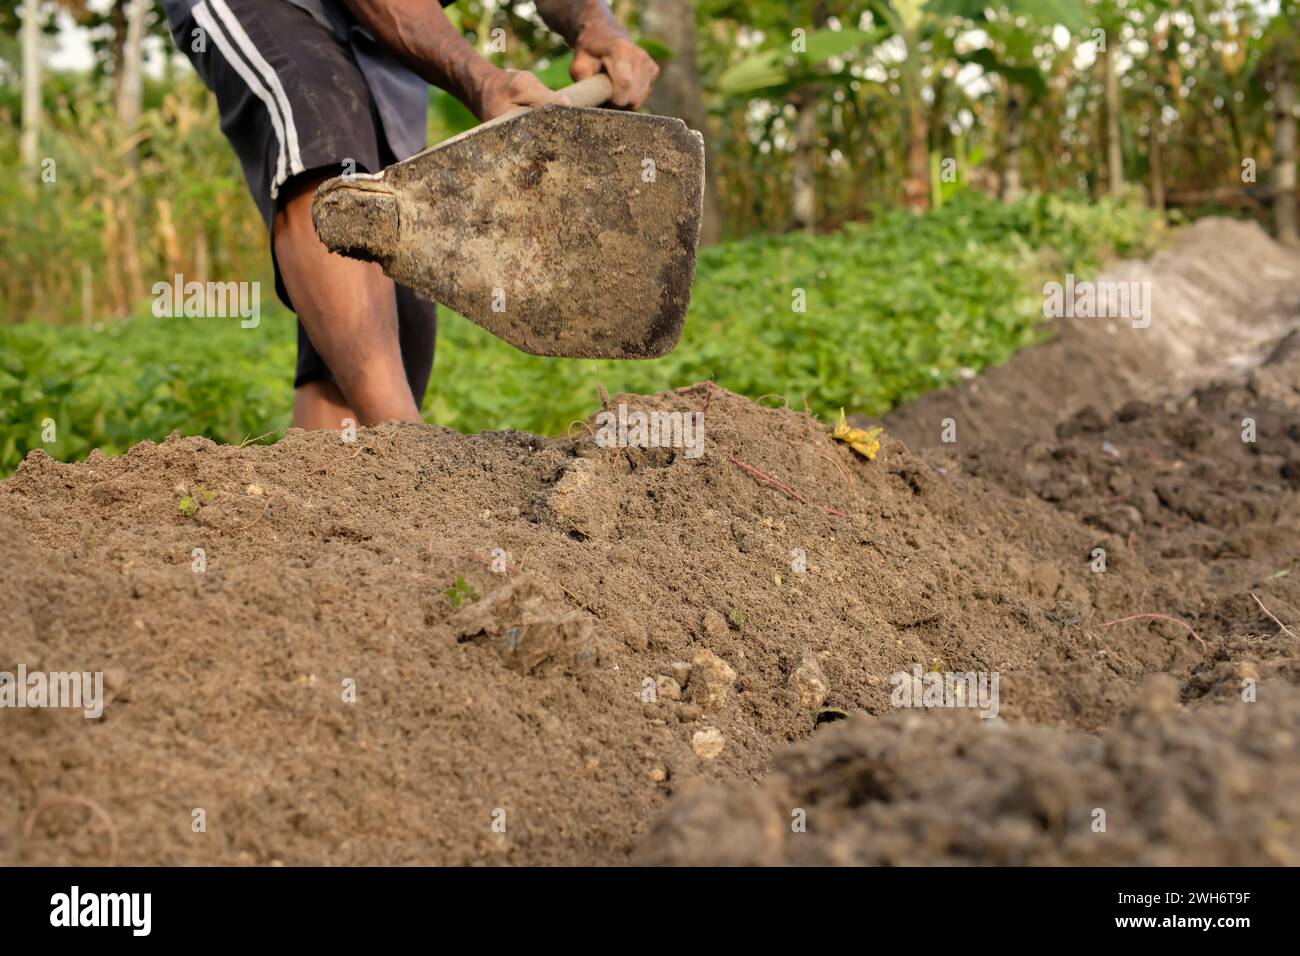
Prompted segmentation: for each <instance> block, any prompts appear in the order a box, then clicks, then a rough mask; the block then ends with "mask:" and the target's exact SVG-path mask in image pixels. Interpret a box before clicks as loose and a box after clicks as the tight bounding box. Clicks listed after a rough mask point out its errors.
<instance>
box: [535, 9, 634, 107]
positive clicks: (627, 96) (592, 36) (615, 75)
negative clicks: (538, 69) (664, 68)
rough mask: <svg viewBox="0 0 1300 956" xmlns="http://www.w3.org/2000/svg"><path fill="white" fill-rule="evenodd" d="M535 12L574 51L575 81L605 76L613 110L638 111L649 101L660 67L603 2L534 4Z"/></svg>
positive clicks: (572, 70)
mask: <svg viewBox="0 0 1300 956" xmlns="http://www.w3.org/2000/svg"><path fill="white" fill-rule="evenodd" d="M537 12H538V13H539V14H541V17H542V19H543V20H544V21H546V25H547V26H548V27H550V28H551V29H552V30H554V31H555V32H556V33H558V34H560V36H562V37H564V39H565V42H566V43H568V44H569V46H571V47H573V67H572V68H571V69H570V71H569V72H570V73H571V74H572V76H573V78H574V79H575V80H585V79H586V78H587V77H589V76H594V75H596V74H597V73H600V72H602V71H603V72H605V73H608V74H609V79H610V82H611V83H612V84H613V87H614V95H613V98H612V102H613V104H614V105H615V106H625V107H628V108H629V109H638V108H639V107H640V106H641V104H642V103H644V102H645V101H646V99H647V98H649V96H650V90H651V89H652V88H653V87H654V82H655V77H657V76H658V75H659V65H658V64H657V63H655V61H654V60H653V59H651V57H650V54H648V53H646V52H645V50H643V49H641V48H640V47H639V46H637V45H636V44H635V43H633V42H632V40H631V39H630V38H629V37H628V35H627V30H625V29H623V26H622V24H620V23H619V22H618V20H616V19H615V18H614V14H613V12H612V11H611V10H610V9H609V4H607V3H606V2H605V0H537Z"/></svg>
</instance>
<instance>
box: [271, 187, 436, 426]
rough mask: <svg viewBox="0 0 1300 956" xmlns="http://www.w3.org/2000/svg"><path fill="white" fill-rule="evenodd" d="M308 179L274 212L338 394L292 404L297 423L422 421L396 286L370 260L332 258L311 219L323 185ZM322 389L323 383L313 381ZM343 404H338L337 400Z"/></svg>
mask: <svg viewBox="0 0 1300 956" xmlns="http://www.w3.org/2000/svg"><path fill="white" fill-rule="evenodd" d="M326 178H328V177H327V176H326V175H324V174H322V175H321V177H320V178H319V179H309V180H307V181H305V182H300V183H298V184H296V185H295V187H294V188H293V191H292V192H291V193H290V194H288V195H285V196H283V197H281V203H280V209H279V210H278V211H277V212H276V214H275V257H276V261H277V262H278V263H279V264H280V275H281V276H282V277H283V278H284V284H285V288H286V289H288V291H289V297H290V299H292V301H293V305H294V309H295V310H297V312H298V318H300V319H301V320H302V324H303V325H304V326H305V327H306V329H307V334H308V335H310V336H311V341H312V344H313V345H314V346H316V350H317V351H318V352H320V354H321V357H322V358H324V359H325V363H326V364H327V365H329V367H330V371H332V372H333V373H334V378H335V381H336V382H337V383H338V389H337V391H338V392H339V395H338V397H337V398H336V397H335V396H333V395H331V394H329V391H328V390H327V389H324V388H319V387H318V388H316V389H312V390H311V391H310V392H307V393H306V394H304V390H305V389H306V388H307V386H304V387H303V388H300V389H299V390H298V395H296V396H295V399H294V424H299V423H300V422H299V412H300V411H301V413H302V415H303V427H308V426H307V425H306V424H305V423H306V421H307V420H308V417H309V416H310V419H311V420H313V421H317V422H319V424H317V425H316V426H315V427H329V428H339V427H341V425H340V421H341V419H342V418H347V417H349V416H348V415H347V414H339V415H338V417H337V418H336V419H334V420H332V421H323V420H321V418H318V417H317V414H318V413H321V415H322V417H323V416H324V415H329V416H331V417H333V416H334V415H335V414H336V413H338V412H339V411H340V410H349V409H350V410H352V411H355V412H356V418H357V424H359V425H373V424H375V423H376V422H382V421H390V420H397V421H404V422H418V421H420V410H419V409H418V408H416V406H415V400H414V399H413V398H412V396H411V389H410V386H409V385H408V384H407V381H406V370H405V368H404V367H403V366H402V352H401V347H400V345H399V344H398V336H397V299H396V295H395V293H394V287H393V282H392V280H391V279H389V278H388V277H387V276H385V275H384V273H383V270H381V269H380V268H379V266H378V265H376V264H375V263H373V262H360V261H358V260H356V259H349V258H347V257H345V256H339V255H335V254H334V253H332V252H330V251H329V250H328V249H326V248H325V246H324V244H322V243H321V241H320V239H319V238H317V236H316V229H315V227H314V226H313V225H312V221H311V200H312V194H313V193H314V192H315V191H316V187H317V186H318V185H319V184H320V182H321V181H323V180H324V179H326ZM315 384H317V385H319V386H324V385H325V384H326V383H315ZM340 399H341V401H340Z"/></svg>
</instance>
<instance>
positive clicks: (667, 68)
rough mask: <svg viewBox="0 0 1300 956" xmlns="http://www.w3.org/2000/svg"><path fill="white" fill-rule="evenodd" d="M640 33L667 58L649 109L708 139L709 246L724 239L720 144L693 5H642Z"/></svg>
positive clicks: (666, 1)
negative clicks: (702, 73) (703, 77)
mask: <svg viewBox="0 0 1300 956" xmlns="http://www.w3.org/2000/svg"><path fill="white" fill-rule="evenodd" d="M640 2H641V32H642V33H643V34H644V35H645V36H646V37H647V38H649V39H650V40H653V41H654V42H656V43H658V44H660V45H662V46H663V47H664V48H665V50H666V51H667V54H668V55H667V56H666V57H665V59H664V60H663V62H662V63H661V64H660V66H661V69H662V72H661V73H660V75H659V80H658V82H656V83H655V89H654V94H653V95H652V96H651V98H650V103H649V109H650V111H651V112H653V113H660V114H663V115H665V116H677V117H680V118H681V119H682V120H684V121H685V122H686V125H687V126H689V127H690V128H691V129H695V130H699V131H700V132H701V133H702V134H704V149H705V180H704V221H703V223H702V224H701V227H700V242H701V243H703V244H705V245H709V244H712V243H714V242H717V241H718V240H719V239H721V238H722V233H723V229H724V222H723V213H722V201H721V199H720V198H719V196H718V178H717V171H716V168H717V142H716V138H717V137H716V135H715V132H714V130H713V128H712V126H711V124H710V122H709V114H708V110H707V109H706V108H705V106H704V94H703V90H702V89H701V85H700V69H699V61H698V57H697V55H696V47H697V38H696V25H695V17H696V11H695V3H694V0H640Z"/></svg>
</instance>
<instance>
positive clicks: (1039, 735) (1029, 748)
mask: <svg viewBox="0 0 1300 956" xmlns="http://www.w3.org/2000/svg"><path fill="white" fill-rule="evenodd" d="M1298 744H1300V691H1297V689H1296V688H1294V687H1290V686H1284V687H1281V688H1279V689H1278V691H1277V693H1276V694H1270V695H1268V698H1267V699H1264V700H1261V701H1259V702H1258V703H1256V704H1253V705H1251V706H1245V705H1242V704H1241V703H1237V704H1231V703H1217V704H1215V705H1213V706H1208V707H1206V708H1204V709H1201V710H1198V711H1195V712H1194V713H1192V714H1191V715H1186V714H1184V713H1182V708H1181V707H1180V706H1179V705H1178V686H1177V684H1176V683H1175V682H1174V681H1173V680H1171V679H1169V678H1167V677H1157V678H1153V679H1152V681H1151V682H1149V683H1148V684H1144V685H1143V687H1142V688H1141V689H1140V692H1139V693H1138V694H1137V695H1136V706H1135V708H1134V710H1133V711H1132V712H1131V713H1130V714H1128V715H1127V716H1126V717H1125V718H1124V719H1123V720H1122V721H1121V722H1120V723H1119V725H1118V726H1116V727H1115V728H1114V729H1112V730H1110V731H1108V732H1107V733H1106V734H1104V735H1103V736H1102V737H1101V738H1100V739H1099V738H1097V737H1093V736H1090V735H1086V734H1080V733H1076V732H1072V731H1067V730H1058V729H1049V728H1046V727H1040V726H1026V725H1011V724H1007V723H1004V722H1003V721H996V720H995V721H986V720H981V719H980V718H978V717H974V716H970V715H969V712H967V713H966V714H965V715H964V714H963V712H960V711H956V712H954V711H947V712H940V713H936V714H929V713H927V714H925V715H907V716H893V717H890V718H888V719H886V720H881V721H873V720H871V719H869V718H854V719H852V720H849V721H846V722H844V723H842V724H837V725H834V726H832V727H829V728H827V729H826V730H824V731H821V732H819V733H818V735H817V739H815V740H814V741H812V742H810V743H806V744H800V745H798V746H796V747H794V748H792V749H791V750H789V751H787V752H786V753H784V754H782V755H781V756H780V757H778V758H777V764H776V770H775V772H774V773H773V774H772V775H771V776H770V777H768V778H767V779H766V780H764V781H763V783H762V784H760V785H759V786H758V787H757V788H754V787H751V786H745V785H741V784H730V785H729V786H727V787H726V788H725V790H723V791H722V792H721V793H718V792H713V791H708V790H704V789H703V788H700V789H698V790H693V791H692V792H688V793H684V794H683V795H682V796H681V797H680V798H678V799H677V800H675V801H674V805H673V812H672V813H671V814H669V815H667V816H666V817H665V818H663V819H661V820H660V821H658V822H657V823H656V825H655V827H654V828H653V829H652V831H651V832H650V834H649V835H648V836H647V838H646V840H645V842H644V844H643V845H642V847H641V848H640V850H639V851H638V853H637V855H636V860H637V862H640V863H651V864H654V863H673V864H699V865H710V866H735V865H748V866H761V865H791V864H794V865H817V866H827V865H832V866H835V865H869V866H881V865H884V866H890V865H900V864H909V865H930V864H940V865H949V866H950V865H955V864H956V865H961V864H978V865H1012V866H1049V865H1060V864H1070V865H1079V866H1105V865H1117V864H1126V865H1145V866H1176V865H1182V866H1189V865H1200V866H1206V865H1215V866H1250V865H1261V864H1269V865H1290V866H1295V865H1297V864H1300V840H1297V838H1296V824H1297V822H1300V791H1298V790H1297V787H1298V786H1300V761H1297V760H1296V747H1297V745H1298Z"/></svg>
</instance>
